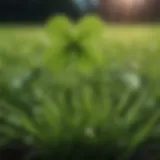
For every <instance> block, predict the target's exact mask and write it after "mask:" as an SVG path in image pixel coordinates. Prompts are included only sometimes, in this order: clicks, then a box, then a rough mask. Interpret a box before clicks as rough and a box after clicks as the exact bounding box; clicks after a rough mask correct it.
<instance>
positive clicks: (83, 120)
mask: <svg viewBox="0 0 160 160" xmlns="http://www.w3.org/2000/svg"><path fill="white" fill-rule="evenodd" d="M56 33H57V32H56ZM102 33H103V36H104V39H105V42H106V43H103V39H100V40H101V41H99V39H98V40H97V37H96V38H94V36H93V40H94V41H93V42H95V43H88V42H89V41H88V39H87V42H86V45H85V46H80V47H81V48H80V49H81V50H79V46H78V47H77V46H76V45H73V46H74V47H72V46H71V47H70V46H69V47H70V48H69V47H68V48H69V49H68V48H67V47H66V48H64V50H60V51H62V52H58V51H59V48H60V47H61V46H60V47H59V45H58V44H57V46H58V47H59V48H58V47H57V48H58V49H57V48H56V45H54V44H53V45H54V46H53V48H52V47H50V48H49V50H47V51H46V50H45V51H44V50H43V49H45V48H44V47H45V45H46V44H47V43H48V39H47V34H46V32H45V28H44V27H43V26H27V25H26V26H22V25H21V26H13V25H11V26H2V25H1V27H0V71H1V78H0V106H1V108H0V109H1V112H0V120H1V125H2V126H4V129H6V130H5V132H4V131H3V132H2V131H1V130H3V127H2V129H1V130H0V135H1V137H0V138H1V139H3V141H2V142H0V146H1V145H2V146H3V145H4V146H5V145H6V144H7V146H8V144H9V143H8V142H11V144H12V141H13V140H14V139H16V140H17V139H18V140H20V141H21V140H23V141H22V143H24V145H25V146H26V145H29V146H31V148H33V150H32V149H31V151H29V154H28V151H26V153H27V154H26V153H25V155H24V156H26V159H29V158H28V157H27V156H28V155H29V156H30V155H32V153H38V155H36V156H38V157H43V156H44V159H50V158H48V157H52V156H53V157H54V156H55V155H58V156H60V157H61V154H62V156H64V155H65V156H66V155H67V159H70V154H71V155H72V154H73V155H72V156H73V157H71V159H75V160H76V158H74V157H78V158H77V159H79V153H80V154H81V153H82V155H83V153H84V155H85V154H86V155H88V154H90V153H91V154H92V153H93V156H92V157H95V159H96V156H95V155H106V156H108V157H112V156H113V155H115V156H117V157H118V159H119V158H120V157H121V156H122V157H123V156H128V155H129V154H132V153H131V152H132V151H133V152H134V151H135V149H138V146H140V145H142V149H143V148H144V149H145V147H147V145H148V143H149V142H150V141H149V140H152V139H153V140H154V141H156V144H157V143H159V125H156V122H159V121H158V120H159V102H160V98H159V97H160V92H159V91H160V88H159V87H160V81H159V78H160V72H159V68H160V67H159V66H160V65H159V52H160V27H159V26H155V25H154V26H149V25H148V26H140V25H130V26H124V25H106V30H105V32H102ZM91 36H92V35H91ZM98 38H99V37H98ZM100 38H101V37H100ZM62 40H63V39H62ZM60 42H61V39H60ZM68 42H69V43H68V44H69V45H70V44H72V39H71V40H70V39H69V40H68ZM76 42H77V41H76ZM80 42H81V41H80ZM99 42H100V43H99ZM101 42H102V43H101ZM68 44H67V45H68ZM88 44H91V45H89V47H88V46H87V45H88ZM94 44H95V46H96V47H97V46H98V45H99V46H100V47H99V46H98V47H97V48H96V47H95V48H94V47H93V48H92V46H94ZM97 44H98V45H97ZM101 44H102V45H101ZM80 45H81V43H80ZM75 46H76V47H75ZM86 46H87V47H88V48H87V47H86ZM55 48H56V49H57V50H55ZM60 49H61V48H60ZM62 49H63V48H62ZM83 49H84V50H83ZM96 49H97V50H96ZM102 49H103V50H102ZM56 51H57V52H56ZM63 51H64V52H63ZM94 51H96V52H94ZM41 53H42V54H41ZM43 53H44V54H43ZM52 53H58V54H52ZM59 53H60V54H59ZM66 53H67V56H65V55H66ZM68 53H80V54H68ZM93 53H95V54H93ZM103 53H106V54H103ZM24 54H25V55H24ZM41 55H42V56H41ZM57 55H58V56H57ZM59 55H60V56H59ZM61 55H62V56H61ZM77 55H78V56H79V55H82V56H81V57H82V58H81V59H80V58H77V57H78V56H77ZM88 55H90V56H88ZM99 55H100V56H99ZM139 55H140V56H139ZM141 55H142V56H141ZM54 56H55V57H54ZM48 57H49V58H48ZM62 57H64V59H63V58H62ZM87 58H88V61H86V60H87ZM97 59H98V60H97ZM104 60H105V61H104ZM59 62H60V63H59ZM68 62H69V63H68ZM99 62H102V63H99ZM103 62H104V63H103ZM123 62H124V63H123ZM126 62H127V63H126ZM134 62H135V63H134ZM132 63H133V67H132ZM59 64H60V65H59ZM93 64H94V65H93ZM106 64H107V65H106ZM128 64H129V65H128ZM130 64H131V65H130ZM134 64H135V65H134ZM104 65H106V66H105V67H104ZM54 69H57V70H54ZM58 69H60V70H58ZM87 69H88V70H87ZM86 70H87V72H86ZM48 71H49V72H48ZM50 71H51V72H50ZM56 71H58V72H56ZM97 71H98V72H97ZM86 73H87V74H86ZM88 73H89V74H88ZM77 77H78V78H77ZM2 111H3V112H2ZM106 122H107V123H106ZM4 123H5V124H4ZM149 135H150V136H149ZM157 137H158V138H157ZM63 141H64V142H65V143H63ZM55 142H56V143H55ZM102 142H104V145H102ZM142 142H145V144H143V143H142ZM66 144H67V145H66ZM108 144H109V145H108ZM112 144H113V145H112ZM146 144H147V145H146ZM152 144H153V145H154V142H152ZM156 144H155V145H156ZM70 145H71V146H70ZM81 145H82V147H81ZM149 145H150V143H149ZM155 145H154V146H155ZM59 146H60V147H59ZM66 146H67V149H66V148H65V147H66ZM75 146H78V147H77V148H78V151H76V152H75V150H72V149H73V147H75ZM79 146H80V147H79ZM97 146H98V147H100V148H98V149H97ZM108 146H109V147H110V148H109V150H108ZM9 147H10V144H9ZM55 147H56V149H57V150H55ZM101 147H102V149H101ZM61 148H62V150H61ZM68 148H69V150H68ZM77 148H76V149H77ZM79 148H80V149H79ZM37 149H38V152H37ZM59 149H60V152H59ZM63 149H64V150H63ZM84 149H85V150H84ZM79 150H80V152H79ZM140 150H141V146H140ZM2 151H3V150H2ZM56 151H58V152H56ZM101 151H102V154H101ZM103 151H104V152H103ZM158 151H159V150H158ZM20 152H21V151H19V150H18V154H19V153H20ZM30 152H32V153H31V154H30ZM74 152H75V154H74ZM94 152H95V154H94ZM106 152H107V153H106ZM6 153H7V154H8V155H9V152H5V154H6ZM63 153H64V155H63ZM77 153H78V154H77ZM104 153H105V154H104ZM135 153H136V152H135ZM151 154H152V153H151ZM0 155H1V147H0ZM15 155H16V154H15ZM68 155H69V158H68ZM144 155H145V154H144ZM146 155H147V156H148V154H146ZM46 156H47V158H46ZM58 156H57V157H58ZM153 156H154V155H152V156H150V157H153ZM84 157H85V156H84ZM102 157H103V156H102ZM108 157H107V158H105V159H110V158H108ZM12 158H13V157H12ZM36 158H37V157H36ZM61 158H62V157H61ZM81 158H82V159H83V157H80V159H81ZM0 159H3V158H0ZM9 159H10V158H9ZM51 159H60V158H51ZM87 159H88V157H87ZM93 159H94V158H93ZM98 159H101V158H100V157H98ZM141 159H146V157H144V158H141ZM150 159H152V160H155V158H150ZM158 159H159V158H158ZM17 160H18V159H17ZM33 160H34V158H33ZM101 160H103V158H102V159H101Z"/></svg>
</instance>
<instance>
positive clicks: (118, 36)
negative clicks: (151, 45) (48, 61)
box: [0, 25, 160, 46]
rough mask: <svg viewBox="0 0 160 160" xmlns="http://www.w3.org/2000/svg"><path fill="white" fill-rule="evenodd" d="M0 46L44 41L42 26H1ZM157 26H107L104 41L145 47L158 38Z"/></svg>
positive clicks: (159, 28)
mask: <svg viewBox="0 0 160 160" xmlns="http://www.w3.org/2000/svg"><path fill="white" fill-rule="evenodd" d="M0 35H1V36H0V45H1V46H2V45H3V44H6V43H11V41H12V42H13V40H16V41H22V40H27V41H28V43H30V42H39V41H43V40H44V39H45V31H44V29H43V26H42V27H40V26H29V25H28V26H2V25H1V27H0ZM158 35H160V27H159V26H158V25H156V26H154V25H147V26H142V25H133V26H132V25H128V26H127V25H126V26H125V25H108V26H106V33H104V36H105V37H106V40H108V41H113V43H114V42H118V43H123V44H125V45H128V44H132V43H137V44H138V43H139V44H140V45H145V43H146V42H149V41H155V40H156V39H155V38H158V37H160V36H158Z"/></svg>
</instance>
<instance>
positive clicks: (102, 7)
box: [0, 0, 160, 22]
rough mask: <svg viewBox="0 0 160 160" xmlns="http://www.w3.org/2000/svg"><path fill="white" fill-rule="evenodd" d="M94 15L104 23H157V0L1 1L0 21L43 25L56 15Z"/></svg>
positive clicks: (75, 17) (158, 2)
mask: <svg viewBox="0 0 160 160" xmlns="http://www.w3.org/2000/svg"><path fill="white" fill-rule="evenodd" d="M91 12H94V13H97V14H99V16H100V17H102V18H103V19H105V20H106V21H117V22H120V21H125V22H126V21H132V22H133V21H134V22H135V21H159V20H160V1H159V0H1V1H0V21H1V22H11V21H17V22H22V21H31V22H32V21H34V22H43V21H44V20H45V19H46V18H48V16H50V15H55V14H58V13H63V14H66V15H68V16H70V17H72V18H73V19H77V18H79V17H81V16H83V15H85V14H87V13H91Z"/></svg>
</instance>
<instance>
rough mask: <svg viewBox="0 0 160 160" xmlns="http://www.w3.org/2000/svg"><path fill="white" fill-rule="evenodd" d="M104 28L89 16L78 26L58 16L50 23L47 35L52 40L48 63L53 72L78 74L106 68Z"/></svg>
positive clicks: (47, 57)
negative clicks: (63, 71) (65, 71)
mask: <svg viewBox="0 0 160 160" xmlns="http://www.w3.org/2000/svg"><path fill="white" fill-rule="evenodd" d="M104 29H105V27H104V24H103V23H102V22H101V21H99V19H98V18H97V17H93V16H89V17H87V18H84V19H82V20H81V21H80V22H79V23H78V24H73V23H72V22H71V21H70V20H69V19H68V18H66V17H63V16H62V17H61V16H58V17H56V18H54V19H53V20H51V21H49V24H48V27H47V32H48V35H49V36H50V37H51V43H50V47H48V49H47V51H46V54H45V60H46V64H47V66H48V68H50V70H51V71H52V72H54V71H58V72H59V71H60V70H64V69H65V70H70V69H72V70H75V71H76V72H77V71H78V72H82V73H85V72H87V73H88V72H90V70H92V68H94V67H97V66H98V67H100V66H101V67H102V66H103V65H104V51H103V50H104V44H103V43H102V42H103V37H102V34H103V31H104Z"/></svg>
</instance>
